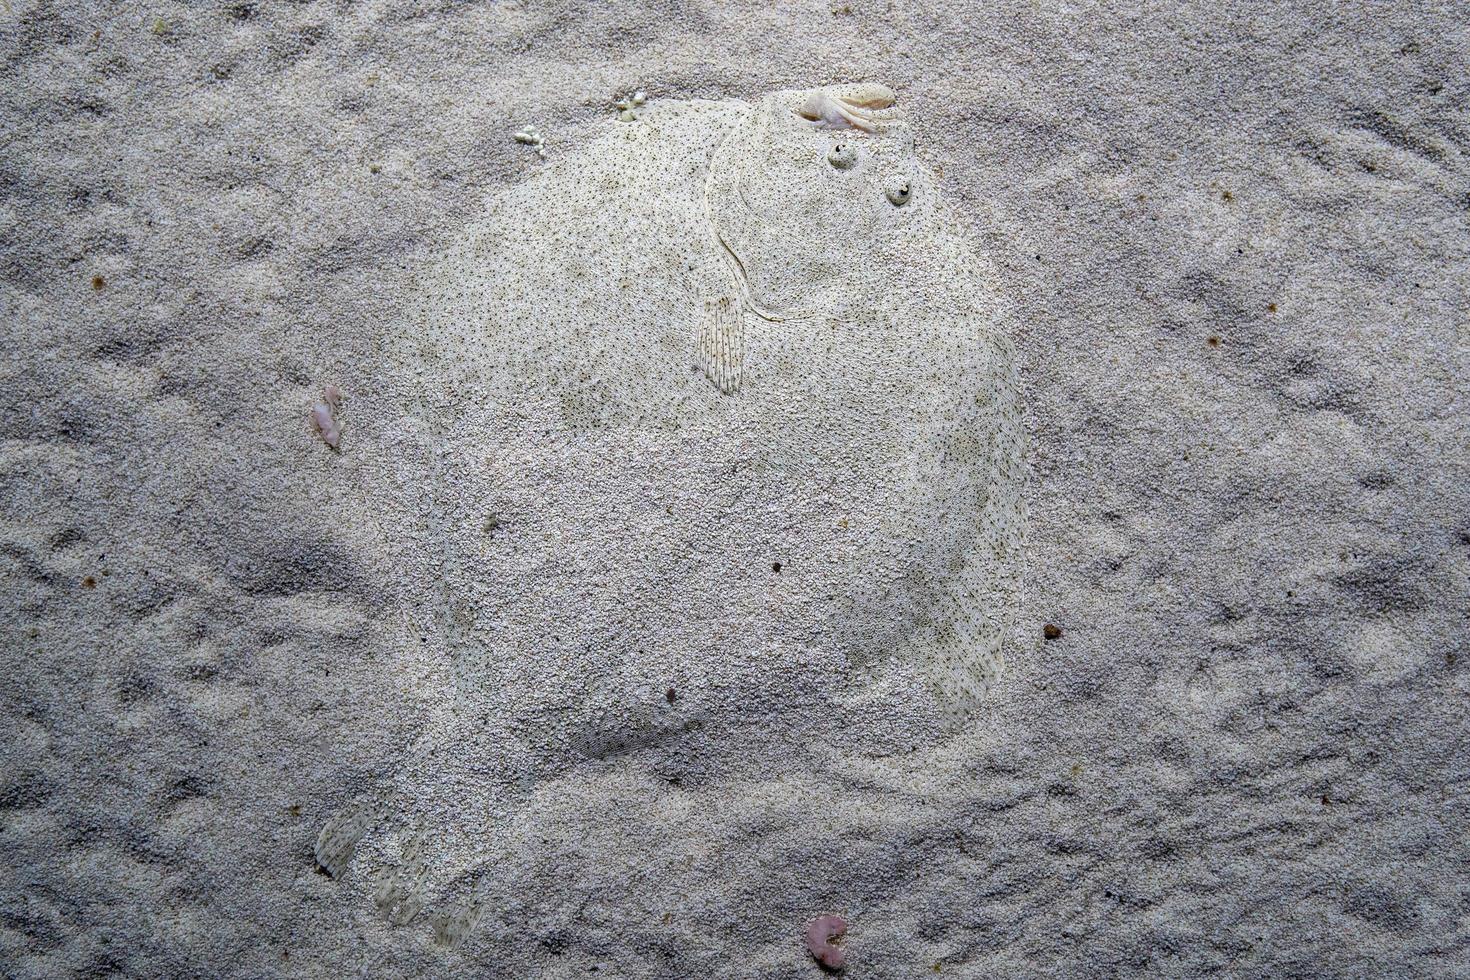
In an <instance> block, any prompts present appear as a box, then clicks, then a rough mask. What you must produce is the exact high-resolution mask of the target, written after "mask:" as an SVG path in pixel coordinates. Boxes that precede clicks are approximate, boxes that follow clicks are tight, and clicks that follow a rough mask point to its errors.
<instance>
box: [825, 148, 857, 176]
mask: <svg viewBox="0 0 1470 980" xmlns="http://www.w3.org/2000/svg"><path fill="white" fill-rule="evenodd" d="M857 159H858V152H857V147H855V146H853V145H852V144H851V143H838V144H837V145H836V146H834V147H832V149H830V150H828V151H827V162H828V163H830V164H832V166H834V167H836V168H837V169H838V170H850V169H852V166H853V165H854V164H855V163H857Z"/></svg>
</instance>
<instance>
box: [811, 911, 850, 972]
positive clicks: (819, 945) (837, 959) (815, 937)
mask: <svg viewBox="0 0 1470 980" xmlns="http://www.w3.org/2000/svg"><path fill="white" fill-rule="evenodd" d="M846 932H847V920H846V919H844V918H842V916H840V915H819V916H817V917H816V918H815V919H813V920H812V923H811V925H809V926H807V927H806V948H807V949H809V950H811V951H812V955H813V956H815V957H816V958H817V962H818V963H820V964H822V965H823V966H825V967H826V968H827V969H829V970H840V969H842V964H843V963H844V962H846V961H847V954H845V953H844V952H843V951H842V949H841V948H840V947H838V946H833V945H832V940H834V939H840V938H842V936H843V935H844V934H845V933H846Z"/></svg>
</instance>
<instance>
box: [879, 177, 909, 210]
mask: <svg viewBox="0 0 1470 980" xmlns="http://www.w3.org/2000/svg"><path fill="white" fill-rule="evenodd" d="M884 193H885V194H887V195H888V203H889V204H892V205H893V206H894V207H896V208H901V207H903V206H904V205H905V204H907V203H909V198H910V197H912V196H913V194H914V189H913V186H912V185H911V184H909V182H908V181H906V180H902V181H898V182H897V183H893V184H889V185H888V189H887V190H886V191H884Z"/></svg>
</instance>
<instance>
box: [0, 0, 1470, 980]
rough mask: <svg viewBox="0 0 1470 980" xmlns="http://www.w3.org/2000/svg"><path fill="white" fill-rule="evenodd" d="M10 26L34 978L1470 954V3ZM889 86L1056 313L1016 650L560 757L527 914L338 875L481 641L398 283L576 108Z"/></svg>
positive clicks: (556, 9) (544, 794)
mask: <svg viewBox="0 0 1470 980" xmlns="http://www.w3.org/2000/svg"><path fill="white" fill-rule="evenodd" d="M0 57H3V66H4V67H3V69H0V72H3V74H0V195H3V196H0V331H3V335H0V336H3V341H0V343H3V351H4V357H3V361H0V427H3V431H0V440H3V441H0V555H3V560H4V566H3V567H4V588H3V590H0V601H3V603H4V606H3V610H0V658H3V659H0V699H3V706H0V718H3V729H0V731H3V734H4V737H3V738H0V973H3V974H4V975H6V976H15V977H24V978H52V977H72V976H99V977H100V976H138V977H195V976H218V977H318V976H320V977H343V976H353V977H398V976H423V977H439V976H443V977H459V976H464V977H470V976H474V977H483V976H505V977H572V976H577V977H582V976H587V975H589V974H591V973H592V972H594V971H595V972H596V973H597V975H599V976H610V977H619V978H643V977H669V978H684V977H705V976H710V977H741V978H744V977H759V978H786V977H790V978H798V977H812V976H817V975H819V973H820V971H819V968H818V967H817V965H816V964H815V963H814V962H813V961H812V959H811V957H810V955H809V954H808V953H807V951H806V948H805V944H804V940H803V933H804V929H805V926H806V923H807V922H808V921H809V920H810V919H811V918H812V917H814V916H815V915H817V914H819V913H829V912H830V913H837V914H841V915H842V916H843V917H844V918H845V919H846V920H847V921H848V922H849V923H850V931H849V933H848V935H847V937H846V938H845V940H844V943H845V946H846V950H847V954H848V961H849V965H848V967H847V968H846V970H845V974H846V975H848V976H852V977H855V978H856V977H895V978H902V977H916V976H921V975H933V974H935V973H938V974H941V975H950V976H960V977H976V978H979V977H1042V976H1057V977H1091V976H1099V977H1101V976H1165V975H1167V976H1200V975H1206V974H1212V975H1223V976H1241V977H1271V978H1280V977H1298V976H1299V977H1365V976H1375V977H1376V976H1393V977H1399V976H1402V977H1455V976H1464V975H1465V971H1466V969H1467V967H1466V963H1467V962H1470V800H1467V793H1470V743H1467V735H1470V725H1467V718H1466V714H1467V707H1470V641H1467V638H1470V630H1467V625H1470V624H1467V619H1466V610H1467V606H1470V403H1467V397H1466V395H1467V387H1470V385H1467V378H1470V326H1467V318H1470V312H1467V311H1470V6H1467V5H1466V4H1464V3H1447V4H1407V3H1406V4H1397V5H1384V4H1366V3H1362V4H1359V3H1341V2H1322V3H1316V4H1310V3H1292V4H1280V3H1265V2H1262V3H1243V2H1230V3H1197V4H1186V5H1165V4H1081V3H1046V2H1043V3H1004V2H1003V3H995V4H961V3H938V4H888V3H883V4H878V3H871V4H870V3H863V2H844V3H823V4H816V5H809V6H788V5H780V9H773V7H772V5H769V4H748V5H740V4H725V3H667V4H658V3H653V4H644V5H622V4H606V3H589V4H584V5H579V4H575V3H572V2H569V0H555V2H549V3H544V4H542V3H533V2H527V3H448V2H444V3H423V4H411V3H393V2H368V3H361V4H348V3H326V2H303V3H267V2H235V3H201V4H182V3H167V2H163V3H158V4H151V5H141V4H134V3H123V4H107V5H103V4H87V3H36V2H26V0H8V2H7V0H0ZM855 80H873V81H878V82H882V83H883V84H886V85H888V86H890V87H891V88H892V89H893V90H894V91H895V92H897V93H898V95H899V99H900V103H901V105H902V106H903V107H904V110H905V112H906V114H907V116H908V118H909V119H910V120H911V122H912V125H913V127H914V131H915V136H916V141H917V146H918V152H919V155H920V156H921V158H923V159H924V160H925V161H926V163H927V164H928V165H929V166H930V167H932V168H933V169H934V171H935V172H936V173H938V174H940V175H941V176H940V180H941V183H942V188H943V191H944V193H945V194H946V195H947V196H948V197H949V199H950V200H951V201H952V202H954V203H955V204H956V205H957V207H958V208H959V209H960V210H961V211H962V212H963V213H964V217H965V220H966V221H967V223H968V224H969V226H970V227H971V228H972V229H973V230H974V233H975V236H976V238H977V241H978V244H979V247H980V248H981V250H982V251H983V252H984V253H985V257H986V259H987V260H988V261H989V262H990V263H991V264H992V265H993V266H994V267H995V268H996V269H997V270H998V275H999V276H1000V280H1001V282H1000V286H1001V287H1002V289H1003V291H1004V293H1005V294H1006V295H1007V297H1008V299H1009V301H1010V302H1011V303H1012V304H1013V306H1014V308H1015V310H1016V317H1015V330H1016V334H1017V335H1016V337H1015V340H1016V343H1017V346H1018V349H1019V352H1020V356H1021V369H1022V377H1023V392H1022V401H1023V404H1024V407H1025V412H1026V421H1027V428H1028V431H1029V438H1030V465H1031V482H1030V488H1029V491H1028V493H1029V496H1030V501H1029V503H1030V515H1031V527H1030V533H1029V546H1028V569H1029V572H1028V581H1027V590H1026V601H1025V606H1024V608H1023V609H1022V611H1021V614H1020V616H1019V623H1018V627H1017V642H1016V643H1015V644H1014V645H1013V647H1014V648H1013V649H1012V650H1011V651H1010V652H1009V656H1008V665H1007V668H1006V671H1005V674H1004V676H1003V678H1002V681H1001V683H1000V684H999V685H997V687H996V689H995V690H994V691H993V692H992V693H991V695H990V697H989V698H988V699H987V700H986V702H985V705H984V709H983V711H982V712H981V717H980V718H979V719H978V720H977V721H976V723H975V724H974V725H973V726H972V727H971V728H970V729H969V730H967V731H966V732H964V733H962V735H961V736H959V737H951V736H944V737H942V738H941V737H939V736H936V737H935V738H934V739H933V740H932V742H930V743H926V744H918V745H908V746H904V747H902V751H898V750H894V751H893V752H891V753H889V754H878V755H875V756H874V757H873V758H871V759H868V760H866V761H854V760H853V759H852V758H850V757H848V756H844V755H842V753H841V749H842V746H841V745H835V746H829V748H831V749H832V752H830V753H828V754H826V755H824V752H825V751H826V749H825V748H824V747H823V746H821V745H816V746H815V747H814V745H805V746H798V747H797V748H794V749H792V750H791V751H789V752H786V753H784V754H782V753H776V754H773V755H771V756H769V757H762V758H761V759H760V760H759V761H760V765H758V766H756V765H747V766H744V767H743V768H742V765H741V763H740V759H741V756H742V752H743V749H744V746H743V743H741V742H740V741H738V740H739V739H740V738H741V737H742V736H741V733H740V732H739V731H738V730H737V731H733V732H731V733H730V734H729V735H728V736H727V737H726V742H725V743H723V744H721V743H720V741H719V738H720V737H721V736H714V735H711V736H708V737H709V738H710V739H711V740H712V744H711V745H710V746H709V752H708V754H707V755H698V756H695V757H691V758H682V759H680V760H678V762H679V765H678V766H677V767H676V768H674V769H670V768H668V767H667V766H661V765H650V764H649V760H648V759H647V758H644V757H642V756H639V755H638V754H636V753H634V754H630V755H625V756H620V757H616V758H611V759H606V760H601V761H600V762H599V764H598V765H595V766H589V767H586V768H583V769H578V770H573V771H568V772H565V773H560V774H556V775H554V776H552V777H548V778H546V779H543V780H540V781H538V782H535V783H534V784H531V785H527V786H525V787H523V788H524V792H525V805H524V806H523V807H522V809H521V810H520V811H519V812H520V815H519V816H518V817H517V818H516V819H514V820H512V821H509V822H507V823H506V824H505V825H504V827H503V828H502V829H501V832H500V836H498V837H497V839H496V840H494V841H493V842H487V844H486V847H487V852H489V853H492V854H493V855H494V862H493V866H494V870H495V872H496V873H495V874H494V875H490V876H488V877H489V878H490V879H491V880H490V884H489V885H487V887H488V889H489V891H488V892H487V894H488V895H490V896H491V897H493V898H494V902H493V904H492V905H491V906H490V907H488V908H487V909H486V910H485V912H484V915H483V917H482V918H481V919H480V921H479V922H478V924H477V926H476V928H475V929H474V930H473V931H472V932H471V934H470V935H469V936H468V937H467V938H466V939H465V940H464V941H463V942H462V943H461V944H459V945H458V946H456V947H454V948H446V947H445V946H443V945H442V944H440V943H438V942H436V941H435V936H434V933H433V930H432V929H430V928H429V927H428V926H427V925H426V924H425V922H424V921H422V920H421V921H416V922H414V923H410V924H409V925H407V926H395V925H393V924H391V923H390V922H388V921H386V919H385V918H384V916H383V915H382V914H380V912H379V910H378V909H377V908H376V907H375V905H374V903H373V902H372V901H370V900H369V898H368V892H369V891H370V890H371V882H370V880H369V875H368V872H367V869H366V868H365V867H363V868H358V867H355V866H354V867H353V868H351V869H349V870H348V871H347V873H346V874H344V875H343V877H342V878H340V879H337V880H333V879H331V878H330V877H328V876H326V875H323V874H321V873H319V872H318V870H317V869H316V868H315V866H314V862H313V859H312V848H313V845H314V844H315V842H316V840H317V835H318V832H319V830H320V829H321V827H322V826H323V824H324V823H325V822H326V821H327V820H328V819H330V818H331V817H332V816H333V815H334V814H337V813H339V812H341V811H342V809H343V807H344V806H347V805H349V804H350V803H351V801H352V800H354V799H356V798H358V797H360V796H361V795H362V794H364V793H367V792H369V788H370V787H371V786H372V785H373V784H374V782H375V781H377V780H379V779H381V778H383V777H384V776H385V775H386V774H388V773H391V772H392V771H393V770H394V769H395V767H397V766H398V765H400V763H401V760H402V759H403V757H404V751H405V746H407V745H410V744H411V743H412V742H413V741H414V739H415V737H416V736H417V734H418V733H419V732H421V731H422V730H423V729H424V728H425V726H426V725H427V724H428V720H429V719H430V718H431V717H432V716H433V715H434V712H436V711H437V710H440V705H441V702H442V697H443V692H444V690H445V685H446V683H447V681H446V667H445V665H444V663H443V655H442V652H441V651H436V650H435V649H434V647H433V644H430V643H427V642H421V638H420V637H419V636H417V635H414V630H413V629H411V628H410V624H412V623H413V621H414V620H413V614H412V609H411V608H410V609H408V610H407V611H405V607H411V606H412V600H413V595H414V593H413V590H412V589H411V588H409V587H408V586H407V585H405V582H407V581H410V580H412V579H413V578H414V577H415V576H416V575H417V574H419V573H421V572H422V569H420V568H417V567H416V566H414V565H412V564H411V562H412V561H413V558H412V556H409V555H407V554H405V553H403V552H401V551H399V550H395V547H394V546H393V545H392V544H391V541H392V535H391V534H387V533H386V530H391V528H388V529H386V530H385V524H386V522H387V521H388V518H387V517H386V516H385V515H383V514H381V513H375V512H373V511H372V509H371V508H369V507H368V506H366V504H365V503H364V502H365V501H366V500H368V499H369V497H368V495H366V494H365V493H364V492H363V487H365V486H368V485H371V484H372V481H374V480H375V479H380V478H381V477H382V473H381V472H378V471H376V470H375V469H374V467H373V465H372V464H371V461H370V457H369V456H368V455H366V454H364V453H361V452H355V451H354V445H356V446H357V447H366V446H376V447H379V448H380V449H381V448H382V447H387V446H392V445H394V440H395V439H397V438H399V437H400V436H401V435H402V426H403V424H404V423H403V420H402V419H400V418H396V417H395V416H394V415H393V414H392V412H391V404H390V399H388V398H386V397H385V396H384V395H383V390H382V379H384V378H385V377H386V376H387V374H385V372H388V371H389V370H390V368H391V365H385V360H384V353H383V351H382V350H381V348H380V345H379V343H378V339H379V337H380V325H381V322H382V320H383V319H384V317H385V316H386V315H388V311H389V310H390V308H391V307H392V306H393V303H394V302H395V294H394V291H393V288H392V286H391V284H392V283H394V282H396V281H398V279H399V278H400V277H401V276H402V274H403V272H404V270H407V269H411V268H413V267H414V266H416V265H417V264H419V263H422V262H424V261H425V260H427V259H428V258H430V257H432V256H434V255H435V254H437V252H438V251H439V250H440V249H441V248H442V247H443V243H445V242H447V241H451V240H453V239H454V238H455V236H456V235H457V234H458V233H459V231H460V230H461V229H462V228H463V227H464V226H465V225H466V223H467V222H469V221H470V220H471V219H472V218H473V217H474V216H475V215H476V214H478V213H479V212H480V209H481V208H482V206H483V202H484V200H485V198H486V197H487V195H491V194H494V193H496V192H497V191H499V190H502V189H504V188H507V187H510V186H513V185H516V184H518V183H520V182H522V181H524V180H525V179H526V178H527V177H528V175H530V174H531V173H533V172H534V171H535V170H536V168H538V167H540V166H544V163H543V162H542V161H541V159H540V158H539V157H538V156H537V154H536V153H535V152H534V151H533V149H532V148H531V147H529V146H528V145H526V144H524V143H520V142H517V141H516V140H515V138H514V134H515V133H516V132H517V131H520V130H521V129H522V128H523V127H525V126H527V125H534V126H535V127H537V129H538V130H539V131H540V133H541V134H542V136H543V137H544V140H545V144H544V145H545V147H546V150H547V154H548V158H550V159H554V158H555V157H556V156H557V155H558V154H562V153H567V152H571V150H572V149H573V148H574V147H575V146H576V145H577V144H578V142H579V140H581V139H584V138H585V137H586V134H588V133H589V132H592V131H593V130H594V129H595V128H596V127H599V126H606V125H609V124H610V122H611V121H612V120H613V118H614V117H615V115H616V111H617V110H616V109H615V108H614V106H613V103H614V101H615V100H616V99H618V98H620V97H623V96H626V95H627V94H629V93H631V92H633V91H635V90H638V89H642V90H646V91H647V92H648V93H649V95H650V96H651V97H653V98H654V99H696V98H698V99H743V100H747V101H751V100H755V99H757V98H759V97H760V96H761V95H762V94H764V93H765V92H768V91H771V90H776V89H784V88H804V87H809V86H816V85H824V84H830V83H835V82H847V81H855ZM329 382H330V383H336V384H340V385H341V386H342V389H343V391H344V392H345V393H346V400H345V402H344V405H343V408H342V412H341V419H342V423H343V432H344V434H343V440H342V452H341V453H340V454H338V453H333V452H331V451H329V450H328V449H327V448H326V447H325V446H324V445H323V444H322V442H321V440H320V439H319V438H318V437H317V436H316V435H315V434H314V433H313V432H312V431H311V430H310V428H309V427H308V425H307V411H308V409H309V407H310V405H311V404H312V402H313V400H314V399H316V398H317V397H319V395H320V392H321V390H322V387H323V385H325V384H327V383H329ZM385 542H388V543H385ZM1048 624H1050V625H1052V626H1054V627H1056V629H1055V630H1053V631H1051V633H1050V634H1047V633H1044V632H1043V630H1044V627H1045V626H1046V625H1048ZM1048 635H1050V636H1051V638H1047V636H1048ZM760 707H761V706H760V705H758V704H757V705H755V706H754V707H753V709H752V713H753V714H756V715H758V714H759V709H760ZM813 724H816V722H814V723H813ZM824 760H825V761H824ZM664 761H667V760H664ZM834 761H835V762H837V763H840V764H839V765H835V766H834V765H830V764H828V763H831V762H834Z"/></svg>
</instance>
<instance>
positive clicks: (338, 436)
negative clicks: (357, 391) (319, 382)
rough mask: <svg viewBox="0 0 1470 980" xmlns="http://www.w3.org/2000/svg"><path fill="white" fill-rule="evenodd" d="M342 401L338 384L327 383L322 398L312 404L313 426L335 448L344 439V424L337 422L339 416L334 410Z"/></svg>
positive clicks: (324, 440) (323, 439)
mask: <svg viewBox="0 0 1470 980" xmlns="http://www.w3.org/2000/svg"><path fill="white" fill-rule="evenodd" d="M341 403H342V389H340V388H338V387H337V386H336V385H327V388H326V390H325V391H323V392H322V400H321V401H319V402H317V403H316V404H315V405H313V406H311V426H312V428H314V429H316V431H317V432H318V433H320V434H321V437H322V441H323V442H325V443H326V444H327V445H329V446H331V447H332V448H333V449H336V448H337V444H338V443H339V442H341V441H342V426H341V425H339V424H338V422H337V416H336V414H335V413H334V412H333V411H332V409H334V408H336V407H337V406H338V405H340V404H341Z"/></svg>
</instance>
